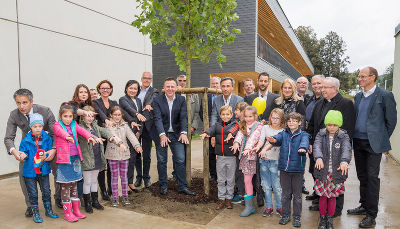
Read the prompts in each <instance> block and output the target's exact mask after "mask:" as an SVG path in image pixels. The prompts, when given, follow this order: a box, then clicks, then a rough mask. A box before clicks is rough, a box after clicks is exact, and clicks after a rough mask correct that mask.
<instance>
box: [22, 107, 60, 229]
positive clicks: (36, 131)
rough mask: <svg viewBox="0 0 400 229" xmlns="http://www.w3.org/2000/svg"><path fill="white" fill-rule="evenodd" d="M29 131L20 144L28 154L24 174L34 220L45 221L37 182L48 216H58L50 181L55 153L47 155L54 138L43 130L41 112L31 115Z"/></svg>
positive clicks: (23, 169)
mask: <svg viewBox="0 0 400 229" xmlns="http://www.w3.org/2000/svg"><path fill="white" fill-rule="evenodd" d="M29 119H30V123H29V127H30V128H31V131H30V132H28V133H27V134H26V136H25V138H24V139H22V141H21V144H20V146H19V151H21V152H23V153H25V154H26V157H25V159H24V165H23V167H22V176H23V177H24V181H25V184H26V188H27V190H28V196H29V201H30V203H31V206H32V213H33V221H34V222H35V223H41V222H43V219H42V217H41V216H40V214H39V207H38V190H37V185H36V183H39V186H40V190H41V191H42V200H43V205H44V209H45V211H46V216H48V217H50V218H58V215H57V214H55V213H54V212H53V210H52V208H51V197H50V196H51V191H50V183H49V174H50V172H51V170H50V162H49V161H51V160H52V159H53V157H54V155H51V156H50V155H45V152H46V151H49V150H51V149H52V145H53V140H52V139H51V137H49V135H47V133H46V132H45V131H43V126H44V122H43V117H42V115H40V114H39V113H34V114H31V115H30V116H29Z"/></svg>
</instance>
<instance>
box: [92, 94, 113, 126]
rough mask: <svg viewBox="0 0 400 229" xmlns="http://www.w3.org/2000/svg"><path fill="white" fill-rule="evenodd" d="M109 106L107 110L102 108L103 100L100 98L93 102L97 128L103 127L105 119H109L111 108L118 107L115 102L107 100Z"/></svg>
mask: <svg viewBox="0 0 400 229" xmlns="http://www.w3.org/2000/svg"><path fill="white" fill-rule="evenodd" d="M108 101H109V103H110V106H109V108H108V109H107V108H106V107H105V106H104V103H103V100H102V99H101V98H98V99H96V100H94V101H93V106H94V110H95V111H96V113H97V116H96V118H97V124H99V126H104V124H105V122H106V119H109V118H110V111H111V109H112V108H113V107H115V106H118V103H117V101H115V100H111V99H108Z"/></svg>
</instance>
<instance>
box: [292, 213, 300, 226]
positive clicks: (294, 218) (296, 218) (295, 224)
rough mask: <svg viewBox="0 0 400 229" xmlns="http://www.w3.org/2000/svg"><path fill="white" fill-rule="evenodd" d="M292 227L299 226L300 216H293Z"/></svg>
mask: <svg viewBox="0 0 400 229" xmlns="http://www.w3.org/2000/svg"><path fill="white" fill-rule="evenodd" d="M293 227H301V220H300V216H293Z"/></svg>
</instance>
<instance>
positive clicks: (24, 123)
mask: <svg viewBox="0 0 400 229" xmlns="http://www.w3.org/2000/svg"><path fill="white" fill-rule="evenodd" d="M32 109H33V113H39V114H41V115H42V116H43V122H44V127H43V130H44V131H47V132H48V134H49V136H50V137H51V138H52V139H53V148H55V141H54V132H53V125H54V123H55V122H56V119H55V118H54V114H53V112H51V110H50V108H48V107H45V106H41V105H38V104H33V106H32ZM17 128H20V129H21V131H22V138H25V135H26V134H27V133H28V132H29V131H30V130H31V128H30V127H29V123H28V120H27V118H26V117H25V116H24V115H23V114H22V113H21V112H20V111H19V110H18V109H15V110H13V111H11V112H10V117H8V121H7V129H6V135H5V137H4V144H5V146H6V148H7V152H8V154H10V149H11V148H13V147H14V148H15V145H14V140H15V135H16V132H17Z"/></svg>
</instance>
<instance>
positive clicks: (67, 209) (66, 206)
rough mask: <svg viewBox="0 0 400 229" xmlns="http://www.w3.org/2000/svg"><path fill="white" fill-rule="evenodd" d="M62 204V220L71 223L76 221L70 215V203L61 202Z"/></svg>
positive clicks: (73, 216)
mask: <svg viewBox="0 0 400 229" xmlns="http://www.w3.org/2000/svg"><path fill="white" fill-rule="evenodd" d="M62 204H63V208H64V219H65V220H67V221H68V222H71V223H73V222H76V221H78V218H76V216H75V215H74V214H73V213H72V208H71V202H63V203H62Z"/></svg>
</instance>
